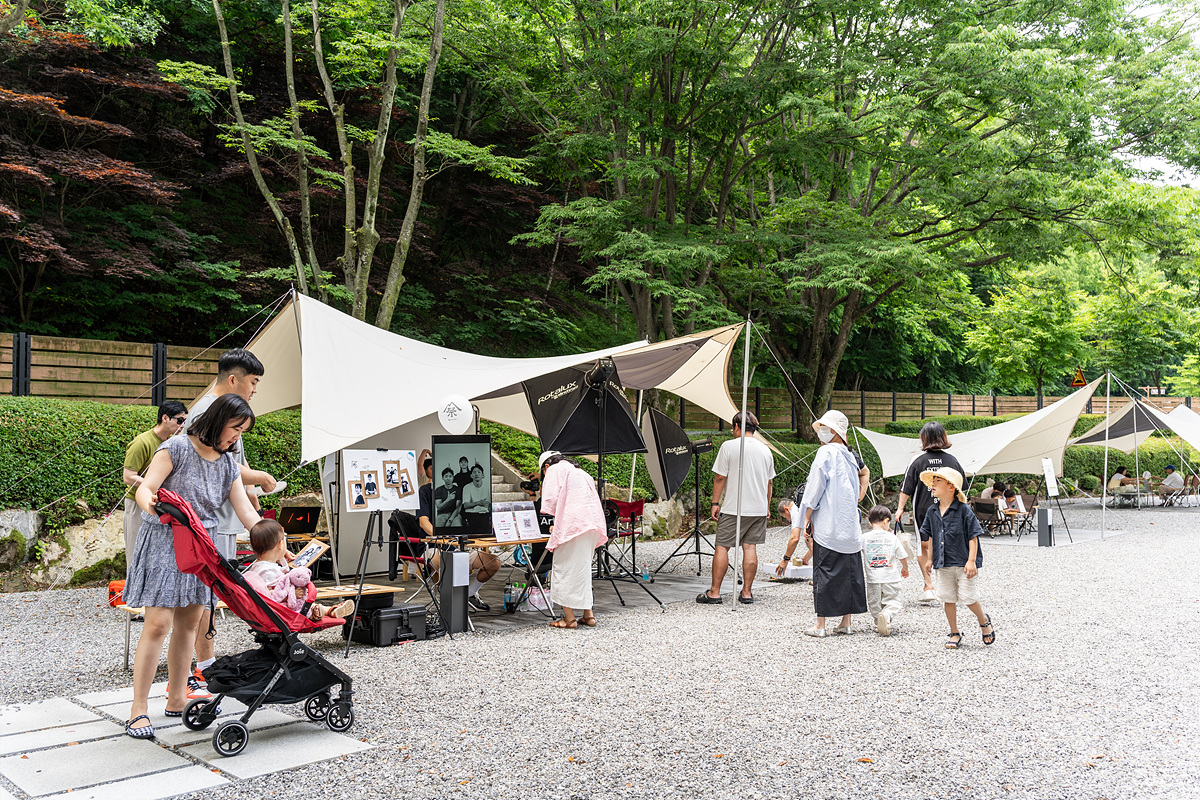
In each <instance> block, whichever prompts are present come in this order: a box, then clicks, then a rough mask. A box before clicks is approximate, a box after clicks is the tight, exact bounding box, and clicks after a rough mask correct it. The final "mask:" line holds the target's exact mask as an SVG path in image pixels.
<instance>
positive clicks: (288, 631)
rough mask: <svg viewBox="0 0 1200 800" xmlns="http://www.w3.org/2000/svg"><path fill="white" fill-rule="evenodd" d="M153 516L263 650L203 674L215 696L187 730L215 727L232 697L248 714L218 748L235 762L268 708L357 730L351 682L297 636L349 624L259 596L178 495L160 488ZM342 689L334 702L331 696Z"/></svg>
mask: <svg viewBox="0 0 1200 800" xmlns="http://www.w3.org/2000/svg"><path fill="white" fill-rule="evenodd" d="M154 509H155V511H157V512H158V513H159V515H160V519H161V520H162V522H163V523H164V524H166V525H170V526H171V532H172V534H173V536H174V541H175V562H176V563H177V564H178V566H179V569H180V571H181V572H186V573H189V574H192V575H195V576H196V577H197V578H199V579H200V581H201V583H203V584H204V585H205V586H208V587H210V588H211V589H212V590H213V593H214V594H216V596H217V597H219V598H220V599H221V600H223V601H224V602H225V605H227V606H229V609H230V610H231V611H233V613H234V614H236V615H237V616H238V617H239V618H240V619H242V620H244V621H246V622H248V623H250V629H251V631H253V632H254V641H256V642H258V643H259V645H261V646H260V647H259V648H258V649H256V650H247V651H246V652H244V653H238V654H237V655H232V656H224V657H222V658H218V659H217V660H216V662H215V663H214V664H212V665H211V666H210V667H209V668H208V669H206V670H204V679H205V680H206V681H207V682H208V689H209V691H210V692H212V694H213V697H212V699H210V700H193V701H191V702H190V703H188V704H187V706H186V708H185V709H184V712H183V724H184V725H185V726H187V727H188V728H190V729H191V730H194V731H200V730H204V729H205V728H207V727H208V726H209V725H211V724H212V723H213V721H214V720H216V718H217V713H218V711H219V708H220V705H221V700H222V699H223V698H224V697H226V696H229V697H233V698H235V699H237V700H239V701H240V702H242V703H245V704H246V705H247V706H248V707H247V709H246V713H245V714H243V715H242V716H241V717H240V718H237V719H231V720H227V721H225V722H222V723H221V724H220V725H218V726H217V729H216V731H215V732H214V733H213V738H212V743H213V749H214V750H216V751H217V752H218V753H220V754H221V755H223V756H235V755H237V754H238V753H240V752H242V750H244V749H245V747H246V743H247V742H248V741H249V739H250V731H249V729H248V728H247V727H246V724H247V723H248V722H249V721H250V717H251V716H252V715H253V714H254V712H255V711H257V710H258V709H259V707H260V706H262V705H263V704H264V703H275V704H285V703H299V702H301V701H303V702H304V713H305V714H306V715H307V716H308V718H309V719H311V720H313V721H314V722H322V721H323V722H324V723H325V724H326V725H327V726H329V729H330V730H334V731H339V732H341V731H345V730H348V729H349V728H350V726H351V725H353V724H354V700H353V698H354V691H353V689H352V687H351V680H350V676H349V675H347V674H346V673H344V672H342V671H341V670H340V669H338V668H337V667H335V666H334V665H333V664H331V663H330V662H329V661H327V660H326V659H325V658H323V657H322V656H321V654H320V653H318V652H317V651H315V650H313V649H312V648H311V647H309V646H308V645H306V644H304V642H302V641H300V638H299V637H298V636H297V635H296V634H298V633H309V632H311V631H317V630H321V629H322V628H329V627H332V626H334V625H341V624H344V623H345V622H346V620H344V619H335V618H332V617H325V618H324V619H321V620H319V621H315V622H314V621H313V620H310V619H309V618H308V617H305V616H303V615H301V614H297V613H296V612H295V611H292V610H291V609H290V608H288V607H287V606H285V605H282V604H280V603H276V602H275V601H274V600H272V599H271V598H269V597H264V596H263V595H261V594H259V593H258V592H256V591H254V589H253V588H252V587H251V586H250V585H249V584H248V583H246V580H245V578H243V577H242V574H241V573H240V572H239V571H238V568H237V563H236V562H234V561H226V560H224V559H222V558H221V556H220V555H219V554H218V553H217V548H216V547H215V546H214V545H213V543H212V539H210V538H209V536H208V533H207V532H206V531H205V530H204V525H203V524H202V523H201V522H200V520H199V518H198V517H197V516H196V514H195V512H194V511H192V508H191V506H189V505H188V504H187V501H185V500H183V499H182V498H180V497H179V495H177V494H175V493H174V492H171V491H168V490H166V489H160V490H159V491H158V503H157V504H155V506H154ZM309 595H310V596H309V597H308V602H310V603H311V602H312V601H313V599H315V596H316V588H315V587H313V586H312V585H311V584H310V585H309ZM339 685H340V688H339V689H338V693H337V697H336V698H335V697H333V695H332V693H331V691H330V690H331V689H333V688H334V687H335V686H339Z"/></svg>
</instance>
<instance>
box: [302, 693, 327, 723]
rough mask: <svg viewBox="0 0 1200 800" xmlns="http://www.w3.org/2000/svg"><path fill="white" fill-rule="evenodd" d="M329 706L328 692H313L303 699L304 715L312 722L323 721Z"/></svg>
mask: <svg viewBox="0 0 1200 800" xmlns="http://www.w3.org/2000/svg"><path fill="white" fill-rule="evenodd" d="M329 706H330V700H329V692H321V693H320V694H314V695H313V696H312V697H310V698H308V699H307V700H305V701H304V715H305V716H306V717H308V718H309V719H311V720H312V721H313V722H324V721H325V715H326V714H328V713H329Z"/></svg>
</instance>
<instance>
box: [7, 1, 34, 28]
mask: <svg viewBox="0 0 1200 800" xmlns="http://www.w3.org/2000/svg"><path fill="white" fill-rule="evenodd" d="M28 10H29V0H16V2H14V3H13V7H12V8H10V9H9V10H8V13H7V14H5V15H4V16H3V17H0V36H4V35H5V34H7V33H8V32H9V31H11V30H12V29H13V28H15V27H17V26H18V25H20V24H21V23H22V22H24V21H25V12H26V11H28Z"/></svg>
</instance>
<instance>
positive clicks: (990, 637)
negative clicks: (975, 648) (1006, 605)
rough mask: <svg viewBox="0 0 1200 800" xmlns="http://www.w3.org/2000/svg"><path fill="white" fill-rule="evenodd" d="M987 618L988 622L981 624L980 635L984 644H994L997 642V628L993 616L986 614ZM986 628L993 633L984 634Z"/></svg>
mask: <svg viewBox="0 0 1200 800" xmlns="http://www.w3.org/2000/svg"><path fill="white" fill-rule="evenodd" d="M985 616H986V617H987V622H981V623H979V628H980V633H981V634H982V636H983V643H984V644H992V643H993V642H995V641H996V626H995V625H993V624H992V615H991V614H986V615H985ZM984 628H991V629H992V632H991V633H983V629H984Z"/></svg>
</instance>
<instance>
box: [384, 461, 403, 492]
mask: <svg viewBox="0 0 1200 800" xmlns="http://www.w3.org/2000/svg"><path fill="white" fill-rule="evenodd" d="M383 485H384V486H386V487H388V488H389V489H399V488H400V462H399V461H384V462H383Z"/></svg>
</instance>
